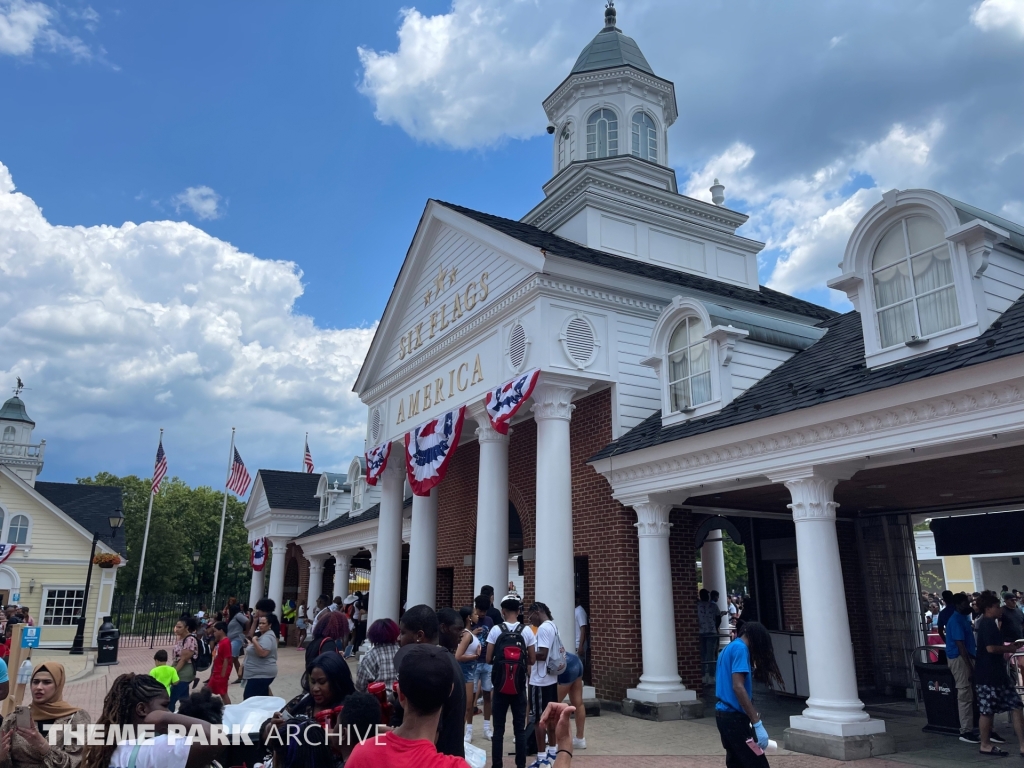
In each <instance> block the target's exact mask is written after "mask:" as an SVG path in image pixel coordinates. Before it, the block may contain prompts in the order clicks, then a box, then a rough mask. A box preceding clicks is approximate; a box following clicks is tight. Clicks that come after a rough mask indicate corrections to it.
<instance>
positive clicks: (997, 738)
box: [988, 731, 1006, 744]
mask: <svg viewBox="0 0 1024 768" xmlns="http://www.w3.org/2000/svg"><path fill="white" fill-rule="evenodd" d="M988 740H989V741H991V742H994V743H996V744H1005V743H1006V739H1004V738H1003V737H1002V736H1000V735H999V734H998V733H996V732H995V731H992V733H990V734H989V737H988Z"/></svg>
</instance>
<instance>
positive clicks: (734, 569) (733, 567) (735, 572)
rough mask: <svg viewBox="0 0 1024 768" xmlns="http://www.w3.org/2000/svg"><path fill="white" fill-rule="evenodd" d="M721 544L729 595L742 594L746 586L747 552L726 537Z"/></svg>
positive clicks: (744, 548)
mask: <svg viewBox="0 0 1024 768" xmlns="http://www.w3.org/2000/svg"><path fill="white" fill-rule="evenodd" d="M724 538H725V541H723V542H722V550H723V553H724V554H725V583H726V585H727V586H728V588H729V592H730V593H734V592H742V591H743V588H744V587H745V586H747V550H746V547H744V546H743V545H741V544H737V543H736V542H734V541H733V540H732V539H730V538H729V537H728V536H725V537H724Z"/></svg>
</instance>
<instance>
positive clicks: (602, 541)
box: [437, 390, 696, 700]
mask: <svg viewBox="0 0 1024 768" xmlns="http://www.w3.org/2000/svg"><path fill="white" fill-rule="evenodd" d="M611 419H612V409H611V392H610V390H605V391H603V392H598V393H595V394H593V395H591V396H589V397H586V398H583V399H581V400H579V401H577V403H576V410H575V411H574V412H573V417H572V421H571V422H570V445H571V449H570V450H571V461H572V504H573V538H574V541H573V549H574V555H575V556H577V557H583V556H585V557H587V558H588V561H589V568H590V631H591V637H592V638H593V643H592V650H591V664H592V678H593V682H594V685H595V687H596V688H597V694H598V696H599V697H600V698H603V699H610V700H615V699H622V698H623V697H624V696H625V693H626V688H628V687H631V686H634V685H636V683H637V682H638V680H639V678H640V673H641V669H642V663H641V650H640V638H639V631H640V622H639V619H640V588H639V583H638V562H637V537H636V530H635V528H634V527H633V523H634V522H635V517H634V514H633V512H632V510H627V509H624V508H623V507H622V505H621V504H619V503H618V502H616V501H615V500H614V499H613V498H612V497H611V488H610V487H609V485H608V483H607V482H606V481H605V479H604V478H603V477H602V476H601V475H598V474H597V473H596V472H595V471H594V470H593V469H592V468H591V467H589V466H588V465H587V464H586V460H587V459H589V458H590V457H591V456H593V455H594V454H595V453H597V451H598V450H600V449H601V448H603V447H604V446H605V445H607V444H608V443H609V442H611V439H612V429H611V426H612V422H611ZM479 455H480V454H479V446H478V444H477V443H476V442H472V443H466V444H465V445H462V446H460V447H459V449H458V451H457V452H456V454H455V456H454V457H453V459H452V465H451V467H450V468H449V470H448V474H447V475H446V477H445V480H444V482H443V483H442V484H441V485H440V486H439V491H438V537H437V541H438V556H437V567H438V568H439V569H441V568H445V569H448V568H450V569H452V574H453V575H452V581H453V595H454V604H455V605H456V606H459V605H468V604H469V603H470V601H471V600H472V598H473V569H472V567H469V566H466V565H464V559H465V556H466V555H472V554H473V553H474V549H475V541H476V496H477V473H478V465H479ZM536 474H537V425H536V423H535V422H534V421H532V420H530V421H526V422H522V423H520V424H517V425H516V426H515V427H513V429H512V434H511V438H510V443H509V500H510V501H511V502H512V503H513V505H514V506H515V508H516V510H517V512H518V513H519V519H520V522H521V524H522V528H523V546H524V548H526V549H530V548H532V547H534V546H535V535H536ZM691 540H692V535H691ZM691 571H692V565H691ZM535 573H536V568H535V563H534V562H533V561H532V560H527V561H526V563H525V577H524V591H525V593H526V594H525V595H524V597H525V598H526V599H527V600H531V599H532V598H533V595H534V586H535V582H534V577H535ZM445 578H447V576H446V577H445ZM494 586H495V590H496V591H497V592H499V593H500V591H501V587H502V586H503V585H497V584H496V585H494ZM695 621H696V618H695V617H694V622H695ZM562 631H563V633H568V632H569V631H570V630H567V629H564V628H563V630H562ZM566 636H567V637H571V635H570V634H566Z"/></svg>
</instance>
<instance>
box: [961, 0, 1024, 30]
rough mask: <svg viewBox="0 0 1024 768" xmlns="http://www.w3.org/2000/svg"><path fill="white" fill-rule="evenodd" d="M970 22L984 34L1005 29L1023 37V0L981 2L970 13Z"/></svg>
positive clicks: (986, 0) (985, 0)
mask: <svg viewBox="0 0 1024 768" xmlns="http://www.w3.org/2000/svg"><path fill="white" fill-rule="evenodd" d="M971 22H972V23H973V24H974V25H975V26H977V27H978V28H979V29H982V30H984V31H985V32H992V31H995V30H1004V29H1005V30H1007V31H1009V32H1012V33H1014V34H1016V35H1018V36H1020V37H1024V0H983V2H982V3H980V4H979V5H978V6H976V7H975V9H974V11H973V12H972V13H971Z"/></svg>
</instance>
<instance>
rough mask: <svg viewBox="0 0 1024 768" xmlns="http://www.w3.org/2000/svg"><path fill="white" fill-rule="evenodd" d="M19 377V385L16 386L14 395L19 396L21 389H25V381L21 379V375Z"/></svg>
mask: <svg viewBox="0 0 1024 768" xmlns="http://www.w3.org/2000/svg"><path fill="white" fill-rule="evenodd" d="M16 378H17V379H18V386H16V387H15V388H14V396H15V397H17V396H18V395H20V394H21V391H22V390H23V389H25V382H23V381H22V380H21V376H17V377H16Z"/></svg>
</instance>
